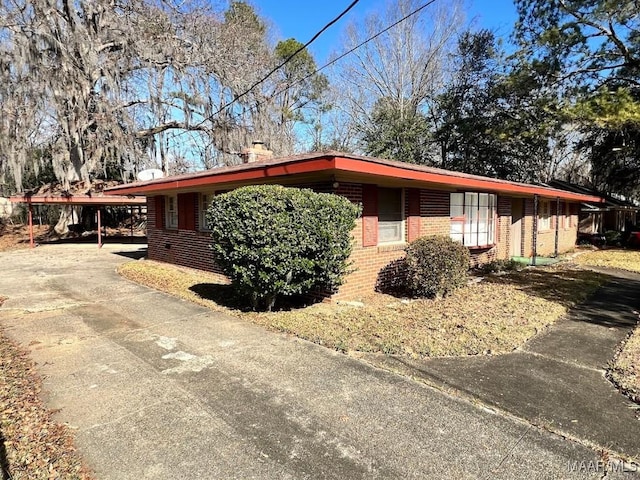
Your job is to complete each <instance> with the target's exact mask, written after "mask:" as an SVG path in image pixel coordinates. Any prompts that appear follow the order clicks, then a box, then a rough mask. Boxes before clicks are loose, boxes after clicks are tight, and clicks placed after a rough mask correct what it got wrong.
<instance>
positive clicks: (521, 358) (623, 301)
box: [367, 269, 640, 461]
mask: <svg viewBox="0 0 640 480" xmlns="http://www.w3.org/2000/svg"><path fill="white" fill-rule="evenodd" d="M599 271H601V272H602V273H607V274H609V275H612V276H614V277H612V281H611V282H609V283H607V284H606V285H604V286H603V287H602V288H601V289H600V290H599V291H598V292H597V294H596V295H595V296H593V297H592V298H591V300H589V301H588V302H586V303H584V304H583V305H580V306H578V307H576V308H574V309H572V310H571V311H570V312H569V314H568V315H566V316H565V317H564V318H563V319H562V320H561V321H559V322H557V323H556V324H555V325H553V326H552V327H551V328H550V329H549V330H548V331H547V332H545V333H544V334H542V335H539V336H537V337H536V338H534V339H533V340H532V341H531V342H529V343H528V344H527V345H525V346H524V348H522V349H520V350H517V351H515V352H513V353H511V354H507V355H499V356H478V357H466V358H461V357H458V358H439V359H428V360H406V359H401V358H391V357H382V356H367V360H368V361H370V362H372V363H374V364H376V365H378V366H380V367H383V368H386V369H389V370H394V371H397V372H399V373H403V374H408V375H412V376H413V377H414V378H420V379H422V380H423V381H425V382H427V383H430V384H432V385H437V386H438V387H440V388H443V389H445V390H452V391H455V392H459V393H461V394H463V395H465V396H467V397H468V398H469V397H470V398H473V399H478V400H480V401H482V402H483V403H484V404H486V405H488V406H492V407H497V408H499V409H500V410H502V411H506V412H509V413H511V414H513V415H515V416H517V417H519V418H522V419H524V420H526V421H528V422H530V423H532V424H534V425H539V426H542V427H544V428H546V429H549V430H551V431H554V432H557V433H559V434H561V435H564V436H567V437H569V438H574V439H578V440H579V441H581V442H583V443H585V444H587V445H593V446H594V447H597V448H601V449H605V450H609V451H613V452H616V453H618V454H620V455H624V456H627V457H632V458H634V459H635V460H636V461H638V460H640V417H639V415H640V407H639V406H638V405H637V404H635V403H633V402H631V401H629V400H628V399H626V398H625V397H624V396H622V395H621V394H620V393H619V392H618V391H617V390H616V389H615V388H614V387H613V385H612V384H611V383H610V382H609V381H608V380H607V379H606V378H605V370H606V368H607V366H608V363H609V362H610V361H611V360H612V359H613V357H614V354H615V351H616V348H617V346H618V345H619V344H620V342H621V341H622V340H623V339H624V338H625V336H626V335H627V334H628V333H629V332H630V331H631V330H632V329H633V327H634V326H635V325H636V323H637V321H638V318H639V314H638V310H640V275H636V274H633V273H627V272H621V271H614V270H604V269H599Z"/></svg>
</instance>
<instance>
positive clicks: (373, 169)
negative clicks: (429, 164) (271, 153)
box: [104, 155, 602, 202]
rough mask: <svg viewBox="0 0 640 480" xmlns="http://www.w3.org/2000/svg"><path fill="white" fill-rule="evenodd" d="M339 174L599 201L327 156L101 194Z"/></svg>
mask: <svg viewBox="0 0 640 480" xmlns="http://www.w3.org/2000/svg"><path fill="white" fill-rule="evenodd" d="M330 171H342V172H347V173H352V174H353V173H357V174H361V175H370V176H379V177H387V178H396V179H401V180H411V181H417V182H421V183H428V184H431V185H438V186H446V187H449V188H451V187H454V188H464V189H473V190H486V191H494V192H502V193H511V194H515V195H523V196H533V195H540V196H543V197H546V198H561V199H564V200H573V201H579V202H601V201H602V199H601V198H599V197H595V196H591V195H583V194H579V193H574V192H568V191H565V190H558V189H555V188H548V187H538V186H535V185H528V184H525V183H516V182H508V181H501V180H495V179H491V178H483V177H479V176H473V175H464V174H456V173H455V172H452V173H451V174H448V173H447V172H446V170H437V169H422V168H421V167H419V166H415V167H414V166H411V165H409V166H399V165H393V164H391V163H386V162H377V161H374V160H367V159H364V158H350V157H344V156H334V155H328V156H323V157H315V158H298V159H296V160H294V161H288V162H283V163H272V164H261V165H255V166H254V165H251V164H247V165H245V166H243V168H240V169H237V170H231V171H222V172H218V171H216V170H213V171H210V172H204V173H199V174H194V175H189V176H183V177H180V178H174V179H171V178H165V179H159V180H152V181H150V182H146V183H143V184H138V185H135V184H134V185H130V186H128V185H123V186H119V187H112V188H110V189H108V190H105V192H104V193H105V194H107V195H122V194H134V193H135V194H149V193H157V192H162V191H167V190H188V189H196V188H198V187H206V186H211V185H215V184H223V183H234V182H237V183H239V182H245V183H248V182H249V183H250V182H252V181H256V180H260V179H265V178H275V177H283V176H287V175H295V174H305V173H318V172H330Z"/></svg>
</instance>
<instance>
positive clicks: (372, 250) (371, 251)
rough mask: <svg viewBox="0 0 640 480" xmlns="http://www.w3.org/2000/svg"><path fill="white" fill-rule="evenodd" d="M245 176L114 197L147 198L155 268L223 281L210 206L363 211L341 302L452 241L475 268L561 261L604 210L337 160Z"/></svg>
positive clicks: (257, 162) (431, 172)
mask: <svg viewBox="0 0 640 480" xmlns="http://www.w3.org/2000/svg"><path fill="white" fill-rule="evenodd" d="M250 153H251V154H250V155H246V156H245V158H249V159H254V161H250V162H248V163H244V164H241V165H237V166H230V167H223V168H217V169H213V170H207V171H204V172H199V173H193V174H186V175H178V176H173V177H167V178H162V179H156V180H152V181H148V182H141V183H134V184H128V185H121V186H118V187H114V188H110V189H109V190H108V191H107V192H106V193H108V194H116V195H134V194H135V195H146V196H147V206H148V223H147V237H148V243H149V252H148V255H149V258H150V259H153V260H160V261H163V262H169V263H175V264H179V265H185V266H189V267H195V268H200V269H204V270H209V271H213V272H219V270H218V269H217V267H216V265H215V264H214V262H213V259H212V254H211V251H210V249H209V242H210V239H209V236H208V234H207V226H206V223H205V211H206V209H207V207H208V205H209V203H210V201H211V198H212V196H214V195H216V194H219V193H223V192H226V191H229V190H231V189H234V188H237V187H240V186H245V185H255V184H265V183H272V184H281V185H286V186H295V187H307V188H311V189H313V190H315V191H318V192H329V193H334V194H338V195H342V196H344V197H346V198H348V199H349V200H351V201H352V202H354V203H359V204H362V207H363V213H362V217H361V218H360V219H358V221H357V225H356V228H355V229H354V231H353V236H354V239H355V244H354V249H353V253H352V257H351V258H352V260H353V262H354V267H355V268H356V270H355V271H354V272H353V273H351V274H350V275H349V276H348V277H347V280H346V283H345V284H344V285H343V286H342V287H341V288H340V290H339V292H338V293H337V294H336V295H335V296H334V297H333V298H334V299H335V298H346V297H351V298H353V297H358V296H360V295H362V294H366V293H368V292H372V291H373V290H374V288H375V286H376V284H377V282H379V281H381V282H384V278H380V275H381V273H380V272H381V271H383V269H384V267H385V266H387V265H389V264H390V263H391V262H392V261H394V260H396V259H398V258H400V257H402V256H403V255H404V248H405V246H406V244H407V242H411V241H412V240H415V239H417V238H418V237H421V236H424V235H431V234H439V235H450V236H451V237H452V238H454V239H455V240H458V241H460V242H462V243H463V244H464V245H466V246H467V247H468V248H469V250H470V251H471V255H472V258H473V262H474V263H476V264H479V263H485V262H489V261H491V260H494V259H508V258H510V257H512V256H527V257H529V256H534V255H554V254H557V253H559V252H563V251H566V250H569V249H571V248H572V247H573V246H574V244H575V241H576V235H577V227H578V209H579V205H580V203H581V202H599V201H600V200H601V199H600V198H597V197H595V196H592V195H583V194H578V193H573V192H567V191H563V190H557V189H552V188H547V187H540V186H534V185H528V184H523V183H515V182H508V181H504V180H496V179H492V178H486V177H480V176H475V175H466V174H463V173H458V172H451V171H447V170H441V169H436V168H429V167H425V166H419V165H412V164H407V163H402V162H395V161H389V160H381V159H378V158H369V157H363V156H357V155H351V154H344V153H338V152H323V153H309V154H304V155H297V156H291V157H284V158H268V157H269V154H270V152H268V151H266V150H262V149H261V148H255V149H252V150H251V152H250Z"/></svg>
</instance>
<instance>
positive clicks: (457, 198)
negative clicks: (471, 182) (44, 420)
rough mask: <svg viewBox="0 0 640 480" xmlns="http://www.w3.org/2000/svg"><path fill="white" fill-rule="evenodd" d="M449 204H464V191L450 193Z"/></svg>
mask: <svg viewBox="0 0 640 480" xmlns="http://www.w3.org/2000/svg"><path fill="white" fill-rule="evenodd" d="M450 202H451V205H456V206H462V205H464V193H452V194H451V196H450Z"/></svg>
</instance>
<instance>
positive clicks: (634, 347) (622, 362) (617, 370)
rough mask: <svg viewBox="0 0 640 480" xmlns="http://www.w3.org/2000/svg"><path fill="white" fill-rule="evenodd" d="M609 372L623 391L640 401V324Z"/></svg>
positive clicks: (610, 376)
mask: <svg viewBox="0 0 640 480" xmlns="http://www.w3.org/2000/svg"><path fill="white" fill-rule="evenodd" d="M607 373H608V375H609V378H610V379H611V381H612V382H613V383H614V384H615V385H616V386H617V387H618V388H619V389H620V390H621V391H622V393H624V394H625V395H627V396H628V397H629V398H631V400H633V401H634V402H636V403H640V326H638V327H636V329H635V330H634V331H633V333H632V334H631V335H630V336H629V337H628V338H627V340H626V341H625V342H624V344H623V345H622V347H621V349H620V351H619V352H618V354H617V355H616V358H615V359H614V361H613V366H612V367H611V368H610V369H609V371H608V372H607Z"/></svg>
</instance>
